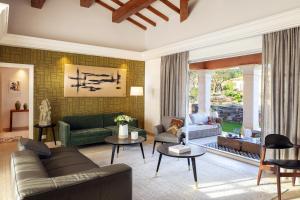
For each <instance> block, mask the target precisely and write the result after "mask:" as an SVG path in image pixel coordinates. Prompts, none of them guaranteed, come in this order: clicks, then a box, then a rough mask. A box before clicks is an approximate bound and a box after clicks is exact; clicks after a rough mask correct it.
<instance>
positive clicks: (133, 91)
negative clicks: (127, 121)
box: [130, 86, 144, 117]
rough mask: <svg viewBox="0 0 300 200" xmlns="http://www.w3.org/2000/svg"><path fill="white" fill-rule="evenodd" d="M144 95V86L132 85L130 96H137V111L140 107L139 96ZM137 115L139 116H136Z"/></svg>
mask: <svg viewBox="0 0 300 200" xmlns="http://www.w3.org/2000/svg"><path fill="white" fill-rule="evenodd" d="M143 95H144V89H143V87H138V86H132V87H130V96H135V110H136V111H137V109H138V101H137V97H138V96H143ZM135 117H137V116H135Z"/></svg>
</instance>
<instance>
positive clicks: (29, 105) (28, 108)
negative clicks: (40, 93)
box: [0, 63, 34, 142]
mask: <svg viewBox="0 0 300 200" xmlns="http://www.w3.org/2000/svg"><path fill="white" fill-rule="evenodd" d="M33 71H34V70H33V65H24V64H13V63H0V122H1V123H0V140H1V141H2V142H10V141H14V140H16V139H17V138H19V137H20V136H22V137H27V138H33Z"/></svg>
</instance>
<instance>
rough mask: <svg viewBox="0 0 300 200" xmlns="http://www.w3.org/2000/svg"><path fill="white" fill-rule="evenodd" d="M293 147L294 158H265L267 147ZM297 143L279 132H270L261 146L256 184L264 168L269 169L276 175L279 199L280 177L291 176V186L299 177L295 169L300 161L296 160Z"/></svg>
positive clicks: (297, 152)
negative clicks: (283, 170) (284, 170)
mask: <svg viewBox="0 0 300 200" xmlns="http://www.w3.org/2000/svg"><path fill="white" fill-rule="evenodd" d="M290 148H296V149H295V160H281V159H273V160H265V157H266V151H267V149H273V150H278V151H279V153H280V150H284V149H290ZM299 149H300V146H299V145H294V144H293V143H292V142H291V141H290V139H289V138H288V137H286V136H283V135H279V134H270V135H267V136H266V138H265V145H263V146H262V151H261V158H260V165H259V170H258V176H257V185H259V183H260V179H261V175H262V172H263V171H264V170H271V171H273V172H274V173H275V174H276V177H277V193H278V199H279V200H281V184H280V178H281V177H292V178H293V179H292V182H293V186H295V182H296V177H300V173H297V170H300V161H299V160H298V156H299ZM281 168H283V169H287V170H292V172H280V169H281Z"/></svg>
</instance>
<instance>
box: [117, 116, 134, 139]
mask: <svg viewBox="0 0 300 200" xmlns="http://www.w3.org/2000/svg"><path fill="white" fill-rule="evenodd" d="M114 121H115V122H116V123H117V125H118V126H119V135H118V137H119V138H121V139H124V138H128V123H129V122H131V121H132V118H131V117H129V116H127V115H119V116H117V117H116V118H115V120H114Z"/></svg>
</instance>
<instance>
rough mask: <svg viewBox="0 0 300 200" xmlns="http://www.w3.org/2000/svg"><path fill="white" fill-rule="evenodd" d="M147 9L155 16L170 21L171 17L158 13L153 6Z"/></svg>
mask: <svg viewBox="0 0 300 200" xmlns="http://www.w3.org/2000/svg"><path fill="white" fill-rule="evenodd" d="M147 9H148V10H149V11H151V12H152V13H154V14H155V15H157V16H158V17H160V18H162V19H163V20H165V21H169V17H167V16H166V15H164V14H163V13H162V12H160V11H158V10H157V9H155V8H154V7H153V6H148V7H147Z"/></svg>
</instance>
